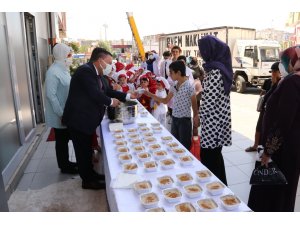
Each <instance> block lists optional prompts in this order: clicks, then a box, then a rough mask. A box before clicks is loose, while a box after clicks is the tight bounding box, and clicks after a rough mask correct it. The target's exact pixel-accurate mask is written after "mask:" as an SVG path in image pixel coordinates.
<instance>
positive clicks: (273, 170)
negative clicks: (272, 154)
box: [250, 161, 287, 185]
mask: <svg viewBox="0 0 300 225" xmlns="http://www.w3.org/2000/svg"><path fill="white" fill-rule="evenodd" d="M250 184H252V185H286V184H287V180H286V178H285V176H284V174H283V173H282V172H281V170H280V169H279V168H278V166H277V164H276V163H275V162H273V161H272V162H269V163H268V167H266V166H262V165H261V162H260V161H256V163H255V169H254V170H253V172H252V175H251V178H250Z"/></svg>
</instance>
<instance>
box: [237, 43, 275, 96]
mask: <svg viewBox="0 0 300 225" xmlns="http://www.w3.org/2000/svg"><path fill="white" fill-rule="evenodd" d="M279 49H280V45H279V43H278V42H277V41H272V40H237V41H236V43H235V45H234V48H233V51H232V67H233V73H234V75H233V78H234V84H235V87H236V90H237V92H239V93H243V92H245V90H246V87H247V86H248V87H249V86H254V87H258V86H262V85H263V84H264V82H265V80H267V79H269V78H270V77H271V73H270V72H269V71H270V68H271V65H272V64H273V63H274V62H277V61H279Z"/></svg>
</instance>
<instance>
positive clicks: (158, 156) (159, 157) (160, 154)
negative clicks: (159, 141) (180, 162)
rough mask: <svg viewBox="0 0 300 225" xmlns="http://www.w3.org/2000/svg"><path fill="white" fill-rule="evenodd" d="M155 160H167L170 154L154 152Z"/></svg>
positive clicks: (159, 151) (162, 151) (161, 151)
mask: <svg viewBox="0 0 300 225" xmlns="http://www.w3.org/2000/svg"><path fill="white" fill-rule="evenodd" d="M153 155H154V158H155V159H157V160H161V159H165V158H166V157H167V155H168V153H167V152H166V151H164V150H158V151H155V152H153Z"/></svg>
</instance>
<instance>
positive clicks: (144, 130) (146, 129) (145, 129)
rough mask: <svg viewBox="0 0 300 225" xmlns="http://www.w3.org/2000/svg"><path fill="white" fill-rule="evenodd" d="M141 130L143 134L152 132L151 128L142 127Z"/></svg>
mask: <svg viewBox="0 0 300 225" xmlns="http://www.w3.org/2000/svg"><path fill="white" fill-rule="evenodd" d="M139 130H140V131H141V132H149V131H150V128H149V127H140V128H139Z"/></svg>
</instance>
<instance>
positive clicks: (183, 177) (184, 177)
mask: <svg viewBox="0 0 300 225" xmlns="http://www.w3.org/2000/svg"><path fill="white" fill-rule="evenodd" d="M176 177H177V181H178V183H179V184H181V185H182V186H185V185H188V184H191V183H192V182H193V177H192V175H191V174H189V173H181V174H176Z"/></svg>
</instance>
